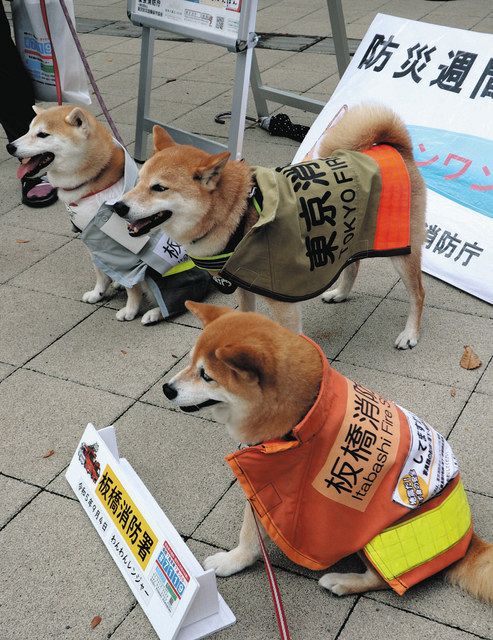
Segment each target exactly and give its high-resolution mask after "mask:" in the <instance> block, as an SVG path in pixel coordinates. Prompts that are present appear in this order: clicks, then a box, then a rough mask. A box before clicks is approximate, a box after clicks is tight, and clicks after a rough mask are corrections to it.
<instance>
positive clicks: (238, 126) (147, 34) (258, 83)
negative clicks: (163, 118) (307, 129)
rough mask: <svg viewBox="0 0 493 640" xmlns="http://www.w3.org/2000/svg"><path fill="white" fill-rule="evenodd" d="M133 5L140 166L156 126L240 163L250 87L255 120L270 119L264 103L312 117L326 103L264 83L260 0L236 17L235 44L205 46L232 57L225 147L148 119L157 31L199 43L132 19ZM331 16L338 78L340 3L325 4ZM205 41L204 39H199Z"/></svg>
mask: <svg viewBox="0 0 493 640" xmlns="http://www.w3.org/2000/svg"><path fill="white" fill-rule="evenodd" d="M131 5H132V0H129V17H130V18H131V20H132V21H133V22H134V23H136V24H140V25H141V26H142V44H141V58H140V71H139V95H138V99H137V122H136V130H135V152H134V157H135V159H136V160H137V161H139V162H143V161H144V160H145V159H146V142H147V134H148V133H150V132H152V127H153V126H154V125H155V124H159V125H160V126H162V127H164V128H165V129H166V130H167V131H168V132H169V133H170V134H171V135H172V136H173V138H174V140H175V141H176V142H178V143H180V144H192V145H195V146H198V147H200V148H201V149H204V150H205V151H208V152H209V153H218V152H219V151H224V150H225V149H227V150H228V151H230V153H231V156H232V158H234V159H237V160H238V159H240V158H241V155H242V147H243V136H244V131H245V120H246V109H247V103H248V89H249V85H251V87H252V92H253V98H254V102H255V108H256V110H257V115H258V117H262V116H267V115H269V109H268V106H267V100H269V101H271V102H277V103H280V104H285V105H289V106H293V107H296V108H298V109H304V110H307V111H311V112H313V113H320V111H321V110H322V109H323V107H324V106H325V103H323V102H321V101H319V100H313V99H311V98H307V97H304V96H301V95H299V94H296V93H292V92H290V91H283V90H281V89H275V88H273V87H268V86H266V85H264V84H262V79H261V74H260V70H259V66H258V62H257V57H256V55H255V46H256V44H257V42H258V36H257V34H256V33H255V22H256V17H257V5H258V0H243V6H242V10H241V14H240V23H239V29H238V37H237V39H236V41H234V40H232V39H231V38H230V37H228V36H219V35H217V34H214V37H213V38H212V37H211V39H206V41H208V42H212V43H213V44H218V45H220V46H225V47H226V48H228V49H229V50H230V51H234V52H235V53H236V71H235V83H234V89H233V100H232V106H231V122H230V126H229V140H228V145H224V144H222V143H220V142H217V141H214V140H210V139H209V138H205V137H203V136H200V135H198V134H195V133H190V132H187V131H183V130H182V129H178V128H176V127H173V126H171V125H166V124H164V123H162V122H159V121H157V120H153V119H151V118H150V117H149V105H150V98H151V86H152V62H153V54H154V35H155V28H160V29H166V30H168V31H174V32H176V33H179V34H181V35H186V36H191V37H195V38H197V33H196V32H195V31H193V29H190V28H187V27H186V26H184V25H177V26H174V25H173V24H169V23H166V24H163V23H160V22H159V21H158V20H154V19H153V18H146V19H145V20H143V19H142V18H141V17H139V18H137V19H136V18H135V15H134V14H132V11H131V10H130V9H131ZM327 6H328V9H329V17H330V22H331V26H332V34H333V38H334V45H335V50H336V57H337V65H338V69H339V74H340V75H342V73H343V72H344V70H345V69H346V67H347V65H348V64H349V49H348V45H347V38H346V29H345V25H344V16H343V13H342V6H341V0H327ZM202 39H205V38H202Z"/></svg>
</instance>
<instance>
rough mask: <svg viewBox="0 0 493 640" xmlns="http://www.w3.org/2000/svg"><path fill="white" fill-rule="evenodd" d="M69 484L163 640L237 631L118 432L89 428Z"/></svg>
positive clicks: (186, 639)
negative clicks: (124, 453) (121, 450)
mask: <svg viewBox="0 0 493 640" xmlns="http://www.w3.org/2000/svg"><path fill="white" fill-rule="evenodd" d="M65 477H66V479H67V481H68V482H69V484H70V486H71V487H72V489H73V490H74V492H75V495H76V496H77V498H78V499H79V501H80V503H81V504H82V506H83V508H84V510H85V511H86V513H87V515H88V516H89V519H90V521H91V522H92V524H93V525H94V527H95V529H96V531H97V532H98V534H99V536H100V537H101V539H102V540H103V542H104V544H105V545H106V548H107V549H108V551H109V553H110V555H111V557H112V558H113V560H114V561H115V563H116V565H117V566H118V568H119V569H120V571H121V573H122V575H123V577H124V578H125V580H126V582H127V584H128V585H129V587H130V589H131V590H132V593H133V594H134V596H135V597H136V599H137V601H138V602H139V604H140V606H141V607H142V609H143V611H144V613H145V614H146V616H147V617H148V619H149V621H150V622H151V624H152V626H153V627H154V629H155V631H156V633H157V635H158V637H159V638H160V640H198V639H199V638H204V637H206V636H208V635H210V634H211V633H214V632H215V631H218V630H220V629H223V628H224V627H227V626H230V625H232V624H234V622H235V621H236V618H235V616H234V615H233V613H232V611H231V610H230V608H229V607H228V605H227V604H226V603H225V602H224V600H223V598H222V597H221V596H220V595H219V593H218V592H217V587H216V577H215V574H214V571H212V570H210V571H204V570H203V569H202V567H201V566H200V564H199V562H198V561H197V560H196V558H195V557H194V555H193V554H192V552H191V551H190V549H189V548H188V547H187V545H186V544H185V543H184V542H183V540H182V538H181V537H180V535H179V533H178V532H177V531H176V529H175V528H174V527H173V525H172V524H171V522H170V521H169V520H168V518H167V517H166V515H165V514H164V512H163V511H162V510H161V508H160V507H159V505H158V504H157V502H156V501H155V500H154V498H153V497H152V495H151V494H150V493H149V491H148V489H147V488H146V486H145V485H144V483H143V482H142V480H141V479H140V478H139V476H138V475H137V474H136V472H135V471H134V470H133V468H132V466H131V465H130V463H129V462H128V461H127V460H126V459H125V458H120V457H119V455H118V447H117V443H116V434H115V429H114V427H112V426H111V427H107V428H106V429H100V430H99V431H97V430H96V429H95V428H94V426H93V425H92V424H88V425H87V428H86V430H85V431H84V433H83V435H82V438H81V440H80V442H79V445H78V447H77V450H76V452H75V454H74V456H73V458H72V461H71V463H70V465H69V468H68V470H67V473H66V474H65Z"/></svg>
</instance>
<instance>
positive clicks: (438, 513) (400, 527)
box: [365, 481, 471, 580]
mask: <svg viewBox="0 0 493 640" xmlns="http://www.w3.org/2000/svg"><path fill="white" fill-rule="evenodd" d="M470 526H471V510H470V508H469V503H468V501H467V496H466V492H465V491H464V486H463V484H462V481H459V482H458V484H457V486H456V487H455V489H454V490H453V491H452V493H451V494H450V495H449V496H448V497H447V498H446V499H445V500H444V501H443V502H442V503H441V504H440V505H438V506H437V507H436V508H435V509H431V510H430V511H426V512H425V513H423V514H421V515H419V514H418V515H416V517H415V518H412V519H410V520H406V521H405V522H402V523H400V524H396V525H394V526H392V527H389V528H388V529H385V530H384V531H382V533H380V534H379V535H378V536H375V538H373V540H370V542H369V543H368V544H367V545H366V546H365V553H366V554H367V556H368V558H369V559H370V560H371V562H372V563H373V565H374V567H375V568H376V569H377V570H378V571H379V572H380V574H381V575H382V576H383V577H384V578H385V580H392V579H393V578H396V577H398V576H400V575H402V574H403V573H406V572H407V571H411V570H412V569H414V568H416V567H419V566H420V565H422V564H424V563H425V562H428V561H429V560H431V559H432V558H435V557H436V556H438V555H440V554H441V553H443V552H444V551H446V550H447V549H449V548H450V547H452V546H453V545H454V544H456V543H457V542H459V540H460V539H461V538H463V537H464V535H465V534H466V533H467V531H468V529H469V527H470Z"/></svg>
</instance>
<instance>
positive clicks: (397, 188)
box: [362, 144, 411, 251]
mask: <svg viewBox="0 0 493 640" xmlns="http://www.w3.org/2000/svg"><path fill="white" fill-rule="evenodd" d="M362 153H364V154H365V155H367V156H370V158H372V159H373V160H374V161H375V162H376V163H377V164H378V166H379V168H380V175H381V178H382V192H381V194H380V202H379V205H378V212H377V227H376V229H375V238H374V242H373V249H374V250H376V251H378V250H380V251H382V250H386V249H393V248H395V247H407V246H409V245H410V214H409V212H410V206H411V183H410V180H409V174H408V172H407V167H406V163H405V162H404V159H403V158H402V156H401V154H400V153H399V152H398V151H396V149H394V148H393V147H391V146H389V145H386V144H383V145H379V146H377V147H373V148H372V149H368V150H367V151H363V152H362Z"/></svg>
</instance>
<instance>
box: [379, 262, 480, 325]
mask: <svg viewBox="0 0 493 640" xmlns="http://www.w3.org/2000/svg"><path fill="white" fill-rule="evenodd" d="M423 285H424V288H425V292H426V298H425V304H426V306H427V307H438V308H440V309H450V310H451V311H461V312H462V313H471V314H473V315H476V316H483V317H485V318H493V305H492V304H489V303H488V302H485V301H484V300H480V299H479V298H476V297H475V296H471V295H468V294H465V293H464V291H461V290H460V289H456V288H455V287H453V286H452V285H450V284H447V283H446V282H443V281H442V280H438V278H434V277H433V276H429V275H428V274H426V273H423ZM389 298H394V299H396V300H404V301H407V300H408V299H409V298H408V295H407V292H406V288H405V286H404V284H403V283H402V281H401V282H399V284H398V285H397V286H396V287H395V288H394V289H392V291H391V293H390V294H389Z"/></svg>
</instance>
